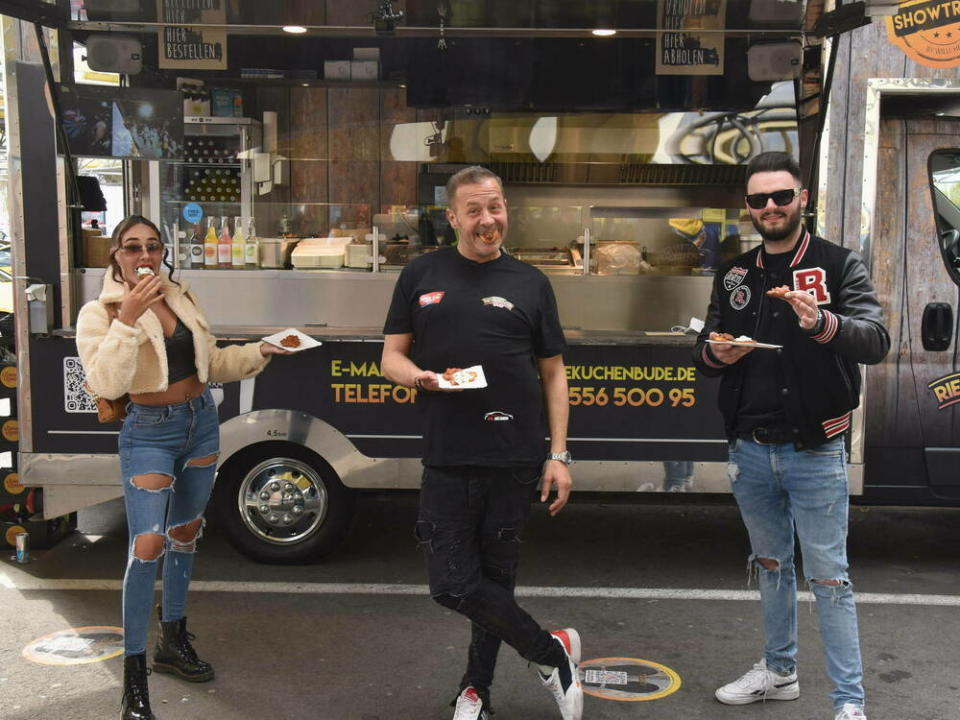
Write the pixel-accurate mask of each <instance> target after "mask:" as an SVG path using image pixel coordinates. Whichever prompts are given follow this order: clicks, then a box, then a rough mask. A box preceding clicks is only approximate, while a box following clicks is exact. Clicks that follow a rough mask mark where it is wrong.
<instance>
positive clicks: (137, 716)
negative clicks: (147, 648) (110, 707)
mask: <svg viewBox="0 0 960 720" xmlns="http://www.w3.org/2000/svg"><path fill="white" fill-rule="evenodd" d="M149 672H150V671H149V670H147V654H146V653H140V654H139V655H126V656H124V658H123V700H122V701H121V704H120V713H121V714H120V720H157V718H156V716H155V715H154V714H153V711H152V710H150V694H149V693H148V692H147V675H148V674H149Z"/></svg>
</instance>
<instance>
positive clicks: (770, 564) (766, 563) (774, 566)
mask: <svg viewBox="0 0 960 720" xmlns="http://www.w3.org/2000/svg"><path fill="white" fill-rule="evenodd" d="M754 560H755V561H756V563H757V564H758V565H762V566H763V568H764V569H765V570H769V571H770V572H775V571H777V570H779V569H780V561H779V560H776V559H774V558H768V557H759V556H758V557H755V558H754Z"/></svg>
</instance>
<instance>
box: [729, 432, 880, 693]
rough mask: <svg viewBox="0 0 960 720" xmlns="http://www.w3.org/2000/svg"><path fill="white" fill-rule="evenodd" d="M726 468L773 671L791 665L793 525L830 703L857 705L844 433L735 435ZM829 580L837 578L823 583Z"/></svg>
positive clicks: (859, 680) (859, 681)
mask: <svg viewBox="0 0 960 720" xmlns="http://www.w3.org/2000/svg"><path fill="white" fill-rule="evenodd" d="M729 475H730V481H731V484H732V487H733V494H734V497H736V500H737V504H738V505H739V506H740V514H741V515H742V517H743V522H744V524H745V525H746V527H747V532H748V533H749V535H750V546H751V549H752V555H751V557H750V560H749V565H748V571H749V572H751V573H756V574H757V576H758V578H759V586H760V600H761V606H762V609H763V627H764V635H765V645H764V657H765V659H766V662H767V667H768V668H770V669H771V670H775V671H777V672H789V671H792V670H794V669H795V667H796V657H797V578H796V571H795V569H794V557H793V556H794V531H796V535H797V537H798V538H799V539H800V550H801V553H802V554H803V575H804V578H805V579H806V581H807V584H808V586H809V587H810V590H811V592H812V593H813V595H814V597H815V598H816V604H817V614H818V617H819V620H820V641H821V643H822V645H823V651H824V655H825V656H826V667H827V675H828V677H829V678H830V680H831V682H832V683H833V686H834V689H833V692H832V693H831V698H832V700H833V705H834V707H835V708H837V709H839V708H840V707H842V706H843V704H844V703H853V704H854V705H859V706H861V707H862V706H863V704H864V693H863V664H862V661H861V659H860V639H859V634H858V630H857V609H856V606H855V604H854V600H853V587H852V585H851V583H850V578H849V576H848V575H847V515H848V510H849V498H848V487H847V466H846V458H845V449H844V444H843V437H839V438H835V439H834V440H831V441H828V442H827V443H825V444H824V445H820V446H819V447H816V448H813V449H811V450H800V451H798V450H796V449H794V447H793V445H792V444H789V443H788V444H785V445H761V444H758V443H756V442H753V441H752V440H746V439H743V438H740V439H737V440H735V441H734V442H733V443H732V444H731V446H730V465H729ZM760 559H767V560H772V561H775V563H776V564H777V568H776V569H774V570H768V569H767V568H765V567H764V566H763V565H762V564H761V563H760V562H759V560H760ZM768 564H769V563H768ZM830 581H839V584H838V585H833V584H824V583H829V582H830Z"/></svg>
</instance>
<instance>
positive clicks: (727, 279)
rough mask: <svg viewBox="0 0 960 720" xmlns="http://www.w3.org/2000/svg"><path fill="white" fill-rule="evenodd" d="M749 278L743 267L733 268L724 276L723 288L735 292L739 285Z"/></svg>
mask: <svg viewBox="0 0 960 720" xmlns="http://www.w3.org/2000/svg"><path fill="white" fill-rule="evenodd" d="M746 277H747V269H746V268H742V267H736V266H734V267H732V268H730V271H729V272H728V273H727V274H726V275H724V276H723V286H724V287H725V288H726V289H727V290H733V289H734V288H735V287H736V286H737V285H739V284H740V283H742V282H743V281H744V279H746Z"/></svg>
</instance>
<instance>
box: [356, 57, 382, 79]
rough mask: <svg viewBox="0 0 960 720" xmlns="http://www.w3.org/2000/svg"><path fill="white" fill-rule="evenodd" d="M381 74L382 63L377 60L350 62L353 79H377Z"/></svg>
mask: <svg viewBox="0 0 960 720" xmlns="http://www.w3.org/2000/svg"><path fill="white" fill-rule="evenodd" d="M379 75H380V64H379V63H378V62H376V61H375V60H354V61H353V62H351V63H350V79H351V80H376V79H377V77H378V76H379Z"/></svg>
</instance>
